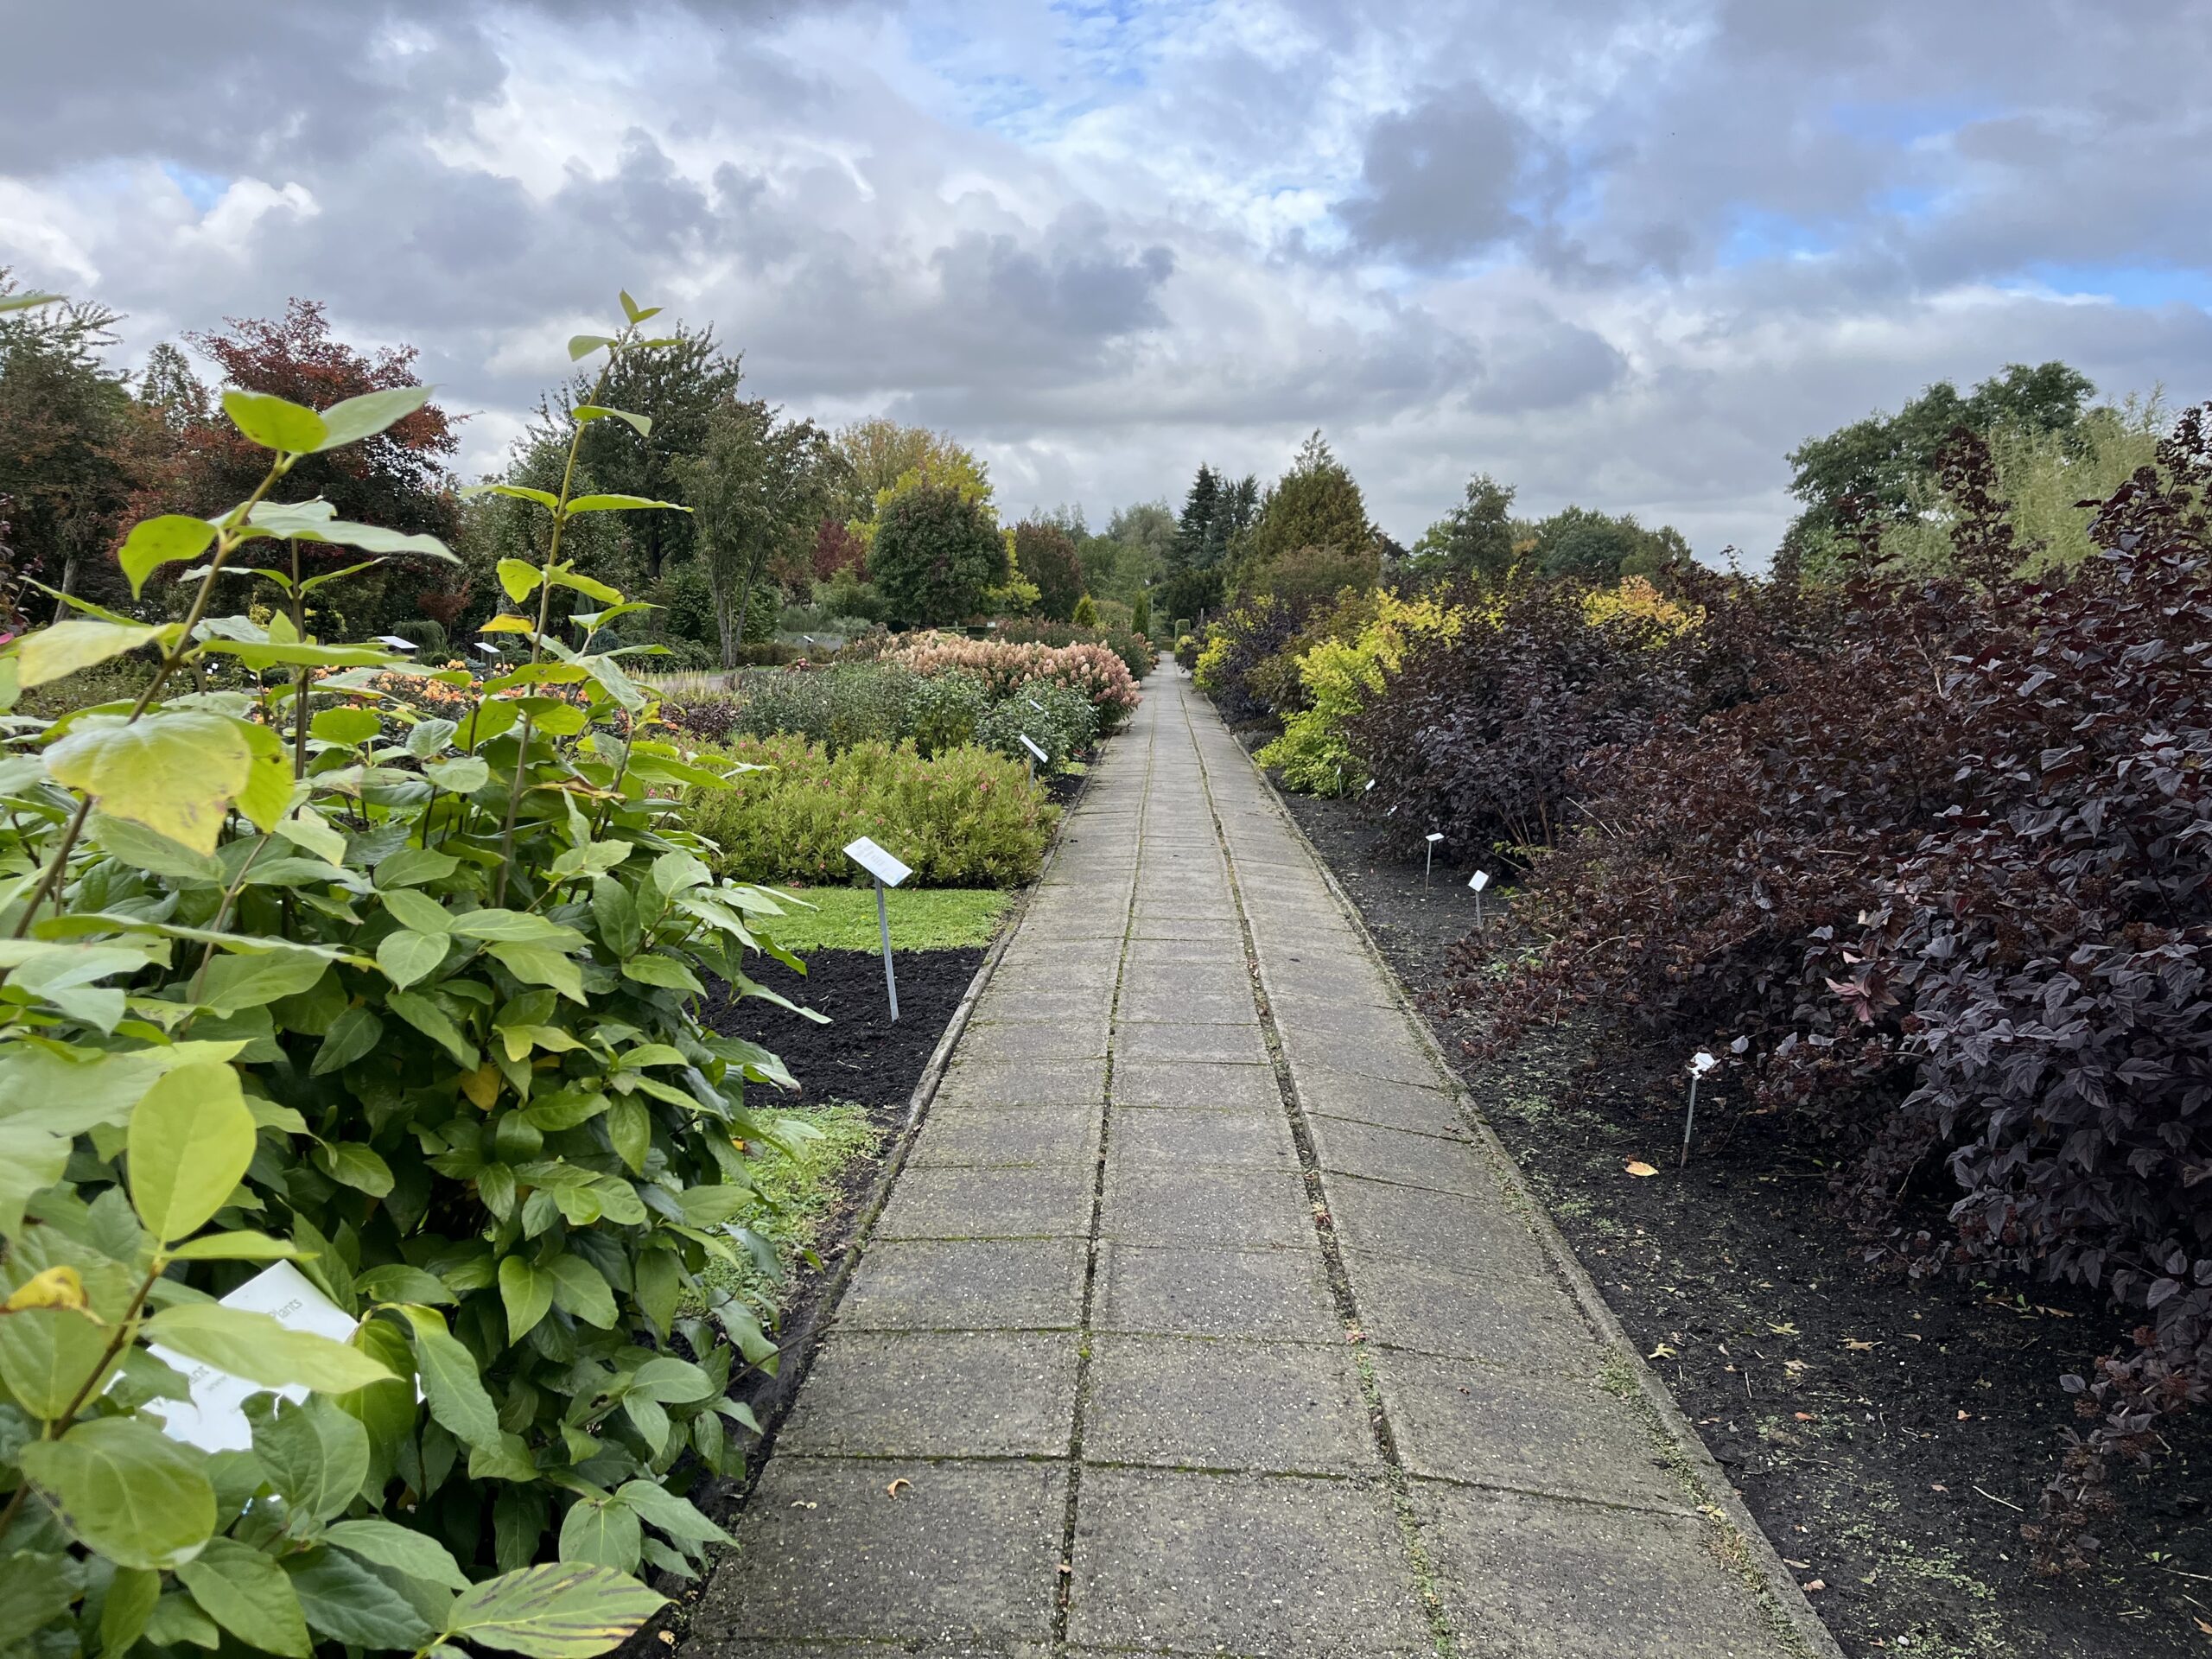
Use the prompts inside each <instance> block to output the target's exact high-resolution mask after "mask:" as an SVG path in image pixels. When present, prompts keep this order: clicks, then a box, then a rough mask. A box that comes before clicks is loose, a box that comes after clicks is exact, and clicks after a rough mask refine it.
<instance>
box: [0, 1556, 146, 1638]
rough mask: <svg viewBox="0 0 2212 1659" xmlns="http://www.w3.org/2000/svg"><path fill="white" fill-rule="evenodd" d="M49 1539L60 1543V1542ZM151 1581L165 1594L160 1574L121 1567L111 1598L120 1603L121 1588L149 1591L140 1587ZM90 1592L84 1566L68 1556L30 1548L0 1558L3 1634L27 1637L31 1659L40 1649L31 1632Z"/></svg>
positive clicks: (128, 1592) (130, 1593)
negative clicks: (118, 1600)
mask: <svg viewBox="0 0 2212 1659" xmlns="http://www.w3.org/2000/svg"><path fill="white" fill-rule="evenodd" d="M51 1541H52V1542H54V1543H59V1542H60V1540H59V1539H53V1540H51ZM126 1580H128V1585H127V1586H126V1585H125V1581H126ZM145 1580H152V1582H153V1585H154V1589H155V1592H156V1594H158V1593H159V1592H160V1590H161V1578H160V1575H159V1574H157V1573H141V1572H139V1571H137V1569H136V1568H132V1567H124V1568H121V1569H119V1570H118V1572H117V1573H116V1575H115V1578H114V1580H112V1581H111V1585H110V1586H109V1590H108V1599H109V1600H110V1601H111V1602H112V1601H114V1599H115V1597H116V1591H117V1588H118V1587H119V1586H121V1587H124V1594H125V1595H126V1596H135V1595H137V1594H140V1593H143V1592H142V1591H141V1589H140V1586H141V1585H142V1584H143V1581H145ZM84 1593H85V1570H84V1565H83V1563H82V1562H79V1561H77V1560H72V1559H71V1558H70V1557H68V1556H67V1555H61V1554H48V1553H47V1552H45V1551H33V1550H29V1549H26V1550H23V1551H22V1552H21V1553H20V1554H12V1555H0V1630H10V1631H13V1632H15V1634H16V1637H18V1638H23V1639H25V1644H24V1648H23V1651H24V1653H25V1655H26V1656H29V1655H32V1654H35V1652H36V1651H38V1649H36V1648H35V1646H33V1645H32V1644H31V1643H29V1641H28V1639H27V1638H28V1637H29V1634H30V1632H32V1631H34V1630H37V1629H38V1628H39V1627H40V1626H41V1625H42V1624H48V1622H50V1621H52V1620H54V1619H56V1618H60V1616H61V1615H62V1614H64V1613H66V1612H67V1611H69V1609H70V1607H71V1605H73V1604H74V1603H75V1601H76V1599H77V1598H78V1597H79V1596H81V1595H83V1594H84ZM139 1624H140V1626H141V1628H143V1625H144V1615H143V1612H142V1613H141V1614H140V1616H139ZM129 1640H130V1641H135V1640H137V1631H135V1630H134V1631H132V1632H130V1637H129ZM126 1645H127V1643H126ZM67 1651H68V1652H70V1653H72V1654H74V1653H75V1652H76V1651H77V1649H75V1648H73V1647H72V1648H70V1649H67Z"/></svg>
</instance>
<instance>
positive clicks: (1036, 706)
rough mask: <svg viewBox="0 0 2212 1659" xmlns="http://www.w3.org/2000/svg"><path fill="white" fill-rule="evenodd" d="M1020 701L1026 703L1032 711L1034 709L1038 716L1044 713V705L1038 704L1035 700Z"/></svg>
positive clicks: (1030, 698) (1027, 698)
mask: <svg viewBox="0 0 2212 1659" xmlns="http://www.w3.org/2000/svg"><path fill="white" fill-rule="evenodd" d="M1022 701H1023V702H1026V703H1027V704H1028V705H1029V706H1030V707H1031V708H1032V709H1035V710H1036V711H1037V712H1038V713H1039V714H1040V715H1041V714H1043V713H1044V712H1045V705H1044V704H1043V703H1041V702H1038V701H1037V699H1036V698H1034V697H1024V698H1023V699H1022Z"/></svg>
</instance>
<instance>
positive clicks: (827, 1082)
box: [707, 946, 983, 1121]
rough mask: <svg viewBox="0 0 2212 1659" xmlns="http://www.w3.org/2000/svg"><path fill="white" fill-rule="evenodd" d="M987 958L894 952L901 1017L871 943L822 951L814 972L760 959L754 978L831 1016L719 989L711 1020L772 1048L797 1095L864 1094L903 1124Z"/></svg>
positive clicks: (808, 1100) (814, 1101)
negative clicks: (813, 1016)
mask: <svg viewBox="0 0 2212 1659" xmlns="http://www.w3.org/2000/svg"><path fill="white" fill-rule="evenodd" d="M982 960H983V950H982V947H981V946H977V947H976V948H974V949H969V950H894V951H893V952H892V953H891V965H892V969H893V972H894V973H895V974H896V975H897V976H898V980H899V1018H898V1020H897V1021H896V1022H895V1023H894V1022H893V1020H892V1018H891V1010H890V1006H889V1003H888V1001H887V998H886V997H885V995H884V987H883V958H882V957H880V956H878V955H876V954H874V952H871V951H865V950H817V951H814V952H813V953H812V954H810V956H809V957H807V958H806V972H805V973H804V975H800V974H795V973H793V972H791V969H788V968H786V967H785V966H784V964H783V963H780V962H778V961H776V960H775V959H774V958H773V957H760V958H758V959H756V963H755V966H754V968H753V977H754V978H755V979H757V980H758V981H760V983H761V984H763V985H765V986H766V987H767V988H769V989H770V990H772V991H774V992H775V993H776V994H777V995H779V996H785V997H788V998H790V999H791V1001H794V1002H796V1003H798V1004H799V1006H800V1007H807V1008H811V1009H813V1010H814V1011H815V1012H816V1013H817V1014H828V1015H829V1024H827V1025H819V1024H817V1023H816V1022H815V1021H813V1020H807V1019H803V1018H801V1017H800V1016H799V1015H798V1014H793V1013H791V1011H790V1010H789V1009H787V1008H779V1007H777V1006H776V1005H775V1004H774V1003H772V1002H770V1001H766V1000H764V999H762V998H760V997H747V998H745V999H744V1000H743V1001H739V1002H735V1003H732V1002H731V1001H729V999H728V996H727V995H726V994H724V992H723V989H722V988H721V987H720V986H717V987H715V997H714V1000H713V1001H711V1002H710V1003H709V1005H708V1008H707V1023H708V1024H709V1025H710V1026H712V1027H714V1028H715V1030H716V1031H720V1032H725V1033H728V1034H730V1035H732V1036H736V1037H747V1038H750V1039H752V1040H753V1041H754V1042H756V1043H759V1044H760V1045H761V1046H763V1047H765V1048H769V1049H772V1050H773V1051H774V1052H776V1053H777V1054H778V1055H779V1056H781V1057H782V1059H783V1062H784V1064H785V1065H786V1066H788V1067H790V1068H791V1075H792V1076H793V1077H796V1078H798V1084H799V1090H800V1092H799V1095H798V1097H797V1098H798V1101H800V1102H802V1103H805V1104H808V1105H820V1104H822V1103H825V1102H828V1101H832V1100H850V1101H857V1102H858V1103H860V1104H861V1105H863V1106H866V1107H868V1108H870V1109H874V1110H878V1111H882V1112H887V1113H889V1114H890V1115H891V1116H892V1117H893V1118H895V1119H896V1120H899V1121H903V1120H904V1117H905V1116H906V1102H907V1098H908V1096H911V1095H912V1093H913V1092H914V1084H915V1083H916V1082H917V1081H918V1080H919V1078H920V1077H921V1075H922V1068H923V1067H924V1066H925V1065H928V1064H929V1058H930V1054H931V1051H932V1050H934V1049H935V1048H936V1047H937V1040H938V1038H939V1037H941V1036H943V1035H944V1025H945V1021H946V1020H950V1018H951V1017H952V1011H953V1009H954V1008H956V1007H958V1006H959V1005H960V999H961V997H962V996H963V995H966V993H967V990H968V982H969V981H970V980H972V979H973V978H975V976H976V968H977V967H978V966H979V965H980V964H981V963H982Z"/></svg>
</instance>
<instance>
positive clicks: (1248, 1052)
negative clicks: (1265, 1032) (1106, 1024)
mask: <svg viewBox="0 0 2212 1659" xmlns="http://www.w3.org/2000/svg"><path fill="white" fill-rule="evenodd" d="M1244 1007H1245V1018H1244V1020H1243V1023H1241V1024H1214V1025H1184V1024H1177V1025H1168V1024H1155V1023H1153V1022H1150V1021H1135V1020H1132V1021H1125V1022H1124V1023H1123V1024H1122V1025H1121V1026H1120V1027H1118V1028H1117V1029H1116V1032H1115V1033H1114V1061H1115V1064H1116V1065H1117V1066H1119V1065H1131V1066H1145V1065H1173V1066H1183V1065H1201V1064H1207V1063H1212V1064H1217V1065H1222V1064H1225V1065H1240V1064H1241V1065H1265V1064H1266V1063H1267V1058H1268V1046H1267V1044H1266V1042H1265V1041H1263V1040H1262V1038H1261V1036H1260V1020H1259V1016H1258V1014H1255V1013H1254V1012H1253V1011H1252V1003H1251V999H1250V998H1249V997H1247V998H1246V999H1245V1004H1244ZM1277 1110H1281V1107H1280V1106H1278V1107H1277Z"/></svg>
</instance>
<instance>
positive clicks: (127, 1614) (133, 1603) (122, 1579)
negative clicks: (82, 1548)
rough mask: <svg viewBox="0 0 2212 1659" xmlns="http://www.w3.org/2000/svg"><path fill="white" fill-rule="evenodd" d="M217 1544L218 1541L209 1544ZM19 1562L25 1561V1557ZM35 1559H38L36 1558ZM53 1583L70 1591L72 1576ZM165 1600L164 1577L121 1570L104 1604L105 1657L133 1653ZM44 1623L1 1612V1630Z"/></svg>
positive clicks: (133, 1569) (61, 1576) (141, 1570)
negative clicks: (11, 1617)
mask: <svg viewBox="0 0 2212 1659" xmlns="http://www.w3.org/2000/svg"><path fill="white" fill-rule="evenodd" d="M209 1541H210V1542H211V1543H212V1542H214V1541H215V1540H213V1539H211V1540H209ZM16 1559H17V1560H22V1559H23V1558H22V1557H21V1556H18V1557H17V1558H16ZM34 1559H35V1558H34ZM47 1576H48V1578H49V1579H54V1578H58V1579H59V1580H60V1584H61V1586H63V1587H64V1588H67V1586H68V1585H69V1582H70V1575H69V1574H67V1573H59V1574H56V1573H53V1572H51V1571H49V1572H48V1575H47ZM160 1599H162V1575H161V1574H160V1573H149V1572H148V1571H146V1569H145V1568H143V1567H117V1568H116V1569H115V1576H114V1577H113V1578H111V1579H110V1580H108V1584H107V1599H105V1601H103V1602H102V1603H101V1604H100V1652H101V1654H102V1655H103V1656H109V1655H112V1656H118V1659H119V1656H121V1655H124V1654H126V1653H129V1652H130V1649H131V1645H132V1643H136V1642H137V1640H138V1638H139V1637H142V1636H143V1635H145V1633H146V1624H147V1621H148V1620H149V1619H150V1618H153V1616H154V1604H155V1603H156V1602H158V1601H159V1600H160ZM43 1622H44V1621H43V1620H40V1619H25V1620H22V1621H20V1622H16V1621H10V1619H9V1618H8V1617H7V1615H6V1613H4V1612H0V1630H35V1629H37V1628H38V1626H39V1625H40V1624H41V1623H43Z"/></svg>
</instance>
